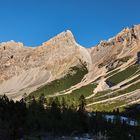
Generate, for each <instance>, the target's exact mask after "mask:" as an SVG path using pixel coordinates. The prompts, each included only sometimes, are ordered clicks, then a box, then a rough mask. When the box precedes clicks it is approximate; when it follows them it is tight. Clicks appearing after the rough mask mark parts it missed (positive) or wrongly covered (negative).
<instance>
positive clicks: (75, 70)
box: [30, 65, 88, 97]
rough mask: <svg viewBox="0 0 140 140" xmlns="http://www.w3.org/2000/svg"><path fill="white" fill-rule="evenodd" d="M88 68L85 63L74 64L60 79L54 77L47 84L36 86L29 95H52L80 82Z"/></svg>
mask: <svg viewBox="0 0 140 140" xmlns="http://www.w3.org/2000/svg"><path fill="white" fill-rule="evenodd" d="M87 73H88V70H87V68H86V66H85V65H80V66H74V67H72V68H70V70H69V73H68V74H67V75H65V76H64V77H62V78H61V79H56V80H54V81H52V82H50V83H48V84H47V85H45V86H43V87H40V88H38V89H37V90H36V91H34V92H32V93H31V94H30V96H35V97H39V96H40V95H41V94H44V95H45V96H46V95H53V94H54V93H57V92H61V91H63V90H66V89H68V88H70V87H71V86H73V85H76V84H78V83H79V82H81V80H82V79H83V77H84V76H85V74H87Z"/></svg>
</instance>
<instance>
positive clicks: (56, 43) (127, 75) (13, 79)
mask: <svg viewBox="0 0 140 140" xmlns="http://www.w3.org/2000/svg"><path fill="white" fill-rule="evenodd" d="M139 93H140V25H134V26H133V27H132V28H124V29H123V30H122V31H121V32H120V33H118V34H117V35H115V36H114V37H112V38H110V39H108V40H103V41H100V42H99V43H98V44H97V45H96V46H93V47H91V48H84V47H82V46H81V45H79V44H78V43H77V42H76V40H75V38H74V36H73V34H72V33H71V31H69V30H67V31H64V32H62V33H60V34H58V35H56V36H55V37H54V38H52V39H50V40H48V41H47V42H44V43H43V44H42V45H40V46H38V47H36V48H33V47H26V46H24V45H23V43H20V42H15V41H9V42H2V43H0V95H3V94H6V95H7V96H8V97H9V98H11V99H13V100H15V101H16V100H20V99H22V98H29V97H31V96H35V97H36V98H38V97H39V96H40V95H41V94H44V95H45V96H46V97H48V98H50V97H58V98H59V99H60V100H62V97H64V98H65V99H66V101H67V102H69V100H70V99H72V100H73V104H76V100H77V99H78V98H79V97H80V95H84V96H85V98H86V101H87V109H89V110H100V111H102V110H106V111H110V110H113V109H115V108H124V107H127V106H129V105H133V104H136V103H140V94H139Z"/></svg>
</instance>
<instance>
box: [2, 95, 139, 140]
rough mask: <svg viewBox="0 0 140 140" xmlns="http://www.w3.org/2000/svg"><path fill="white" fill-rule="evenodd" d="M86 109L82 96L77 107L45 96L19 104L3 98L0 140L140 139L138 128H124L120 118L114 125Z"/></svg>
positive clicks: (99, 114)
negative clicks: (40, 138) (42, 137)
mask: <svg viewBox="0 0 140 140" xmlns="http://www.w3.org/2000/svg"><path fill="white" fill-rule="evenodd" d="M85 108H86V100H85V97H84V96H83V95H81V96H80V98H79V105H78V107H75V106H73V105H71V106H68V105H67V103H66V101H65V99H64V98H63V99H62V101H61V102H60V101H59V100H58V98H57V97H55V98H50V99H49V100H48V99H46V98H45V96H44V95H43V94H42V95H41V96H40V97H39V98H38V99H36V98H35V97H34V96H33V97H31V98H30V100H26V98H23V99H21V100H20V101H16V102H14V101H13V100H10V99H8V97H7V96H6V95H4V96H2V97H0V140H17V139H20V138H24V137H25V136H29V135H31V134H34V133H39V132H46V133H50V134H51V135H72V134H73V135H74V134H75V135H80V134H83V133H90V134H93V135H97V134H98V133H99V132H100V133H101V134H102V135H105V136H107V138H108V140H118V139H119V140H132V139H133V140H139V139H140V133H139V132H140V128H139V126H137V127H133V126H129V125H127V124H126V123H125V122H124V123H123V124H122V123H121V121H120V119H119V117H116V120H115V123H112V122H111V121H107V120H106V119H105V118H104V117H103V113H101V112H95V115H94V117H90V116H89V115H88V112H87V111H86V109H85ZM118 116H119V113H118Z"/></svg>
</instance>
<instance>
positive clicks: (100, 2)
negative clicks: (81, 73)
mask: <svg viewBox="0 0 140 140" xmlns="http://www.w3.org/2000/svg"><path fill="white" fill-rule="evenodd" d="M139 23H140V0H0V42H2V41H8V40H15V41H20V42H23V43H24V44H25V45H26V46H38V45H40V44H41V43H42V42H44V41H47V40H48V39H50V38H51V37H53V36H55V35H56V34H58V33H60V32H62V31H64V30H67V29H69V30H71V31H72V32H73V34H74V36H75V38H76V40H77V42H78V43H79V44H81V45H83V46H85V47H91V46H93V45H95V44H96V43H98V42H99V41H100V40H103V39H108V38H109V37H112V36H114V35H115V34H117V33H118V32H119V31H120V30H122V29H123V28H124V27H126V26H128V27H131V26H132V25H133V24H139Z"/></svg>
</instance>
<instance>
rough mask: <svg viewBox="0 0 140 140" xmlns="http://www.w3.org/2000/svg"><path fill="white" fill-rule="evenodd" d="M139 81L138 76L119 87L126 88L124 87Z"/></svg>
mask: <svg viewBox="0 0 140 140" xmlns="http://www.w3.org/2000/svg"><path fill="white" fill-rule="evenodd" d="M139 79H140V75H139V76H137V77H136V78H134V79H132V80H130V81H129V82H126V83H125V84H123V85H121V87H123V86H126V85H129V84H131V83H134V82H136V81H138V80H139Z"/></svg>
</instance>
